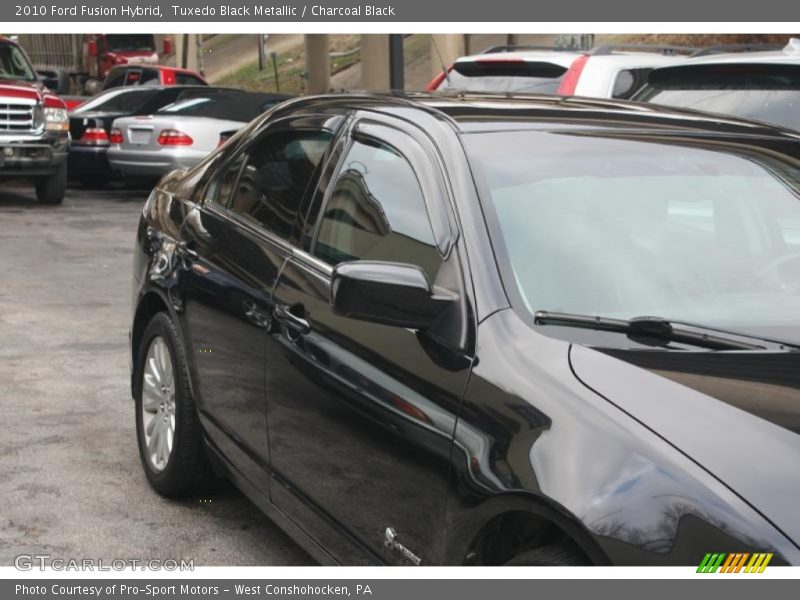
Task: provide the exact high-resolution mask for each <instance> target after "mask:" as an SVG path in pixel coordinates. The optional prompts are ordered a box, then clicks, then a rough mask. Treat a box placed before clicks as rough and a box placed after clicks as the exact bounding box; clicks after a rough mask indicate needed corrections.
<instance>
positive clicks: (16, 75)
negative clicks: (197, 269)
mask: <svg viewBox="0 0 800 600" xmlns="http://www.w3.org/2000/svg"><path fill="white" fill-rule="evenodd" d="M0 77H3V78H4V79H19V80H21V81H34V80H35V79H36V74H35V73H34V71H33V69H32V68H31V65H30V63H29V62H28V60H27V59H26V58H25V55H24V54H23V53H22V51H21V50H20V49H19V48H17V47H16V46H15V45H14V44H2V43H0Z"/></svg>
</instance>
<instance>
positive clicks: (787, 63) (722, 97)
mask: <svg viewBox="0 0 800 600" xmlns="http://www.w3.org/2000/svg"><path fill="white" fill-rule="evenodd" d="M634 100H637V101H639V102H653V103H656V104H665V105H669V106H678V107H683V108H692V109H695V110H702V111H705V112H713V113H719V114H725V115H734V116H737V117H743V118H747V119H756V120H759V121H765V122H767V123H772V124H774V125H780V126H783V127H789V128H791V129H795V130H800V39H791V40H789V42H788V43H787V44H786V46H785V47H783V48H777V49H776V48H775V47H773V46H766V47H763V46H757V45H756V46H748V45H742V46H723V47H718V48H710V49H708V50H704V51H702V52H698V53H697V54H696V55H695V56H694V57H693V58H690V59H689V60H687V61H685V62H684V63H683V64H681V65H679V66H670V67H663V68H659V69H656V70H654V71H653V72H652V73H651V74H650V76H649V78H648V83H647V85H646V86H645V87H644V88H643V89H642V90H641V91H640V92H639V93H638V94H636V96H635V97H634Z"/></svg>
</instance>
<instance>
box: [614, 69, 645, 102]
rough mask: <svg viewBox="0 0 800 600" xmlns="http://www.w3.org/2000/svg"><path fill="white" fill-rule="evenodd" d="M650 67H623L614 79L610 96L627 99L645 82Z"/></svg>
mask: <svg viewBox="0 0 800 600" xmlns="http://www.w3.org/2000/svg"><path fill="white" fill-rule="evenodd" d="M650 71H652V69H623V70H622V71H620V72H619V73H617V76H616V78H615V79H614V88H613V89H612V91H611V97H612V98H621V99H623V100H627V99H628V98H630V97H631V96H633V95H634V94H635V93H636V92H637V91H639V90H640V89H641V88H642V86H643V85H644V84H645V83H647V74H648V73H649V72H650Z"/></svg>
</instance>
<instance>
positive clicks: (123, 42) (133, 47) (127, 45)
mask: <svg viewBox="0 0 800 600" xmlns="http://www.w3.org/2000/svg"><path fill="white" fill-rule="evenodd" d="M105 38H106V42H107V43H108V49H109V50H111V52H155V50H156V41H155V38H154V37H153V36H152V35H147V34H109V35H106V36H105Z"/></svg>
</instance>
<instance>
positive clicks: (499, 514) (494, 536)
mask: <svg viewBox="0 0 800 600" xmlns="http://www.w3.org/2000/svg"><path fill="white" fill-rule="evenodd" d="M461 519H464V521H465V522H462V523H461V524H460V525H456V526H457V527H458V528H459V529H461V530H462V531H464V533H463V534H462V535H460V536H458V538H457V539H456V540H451V542H452V543H451V544H449V546H451V551H450V553H449V554H450V556H449V557H448V563H449V564H461V565H469V564H480V565H497V564H504V563H505V562H508V560H510V559H511V558H513V557H514V556H516V555H518V554H520V553H522V552H525V551H527V550H532V549H534V548H538V547H544V546H547V545H551V544H554V543H559V542H562V541H567V542H571V543H572V544H574V545H575V546H576V547H577V548H578V550H580V552H581V553H582V554H583V555H584V556H585V558H586V560H587V562H588V563H589V564H592V565H608V564H610V560H609V558H608V557H607V556H606V554H605V552H604V551H603V550H602V549H601V548H600V546H599V545H598V544H597V542H596V541H595V540H594V537H593V536H592V534H591V533H590V532H589V531H588V530H587V529H586V528H585V527H584V525H583V524H582V523H581V521H580V519H578V518H577V517H575V516H574V515H572V514H570V513H569V512H568V511H567V510H565V509H564V508H562V507H560V506H556V505H554V504H553V503H552V502H550V501H548V500H547V499H544V498H542V497H540V496H538V495H535V494H531V493H528V492H512V493H504V494H499V495H496V496H493V497H492V498H489V499H487V500H485V501H484V502H483V503H481V504H480V505H478V506H476V507H471V508H470V509H469V511H468V513H467V514H466V515H462V517H461V518H457V519H456V521H458V520H461ZM453 525H455V523H453V522H451V526H453Z"/></svg>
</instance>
